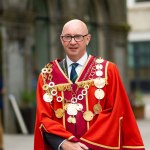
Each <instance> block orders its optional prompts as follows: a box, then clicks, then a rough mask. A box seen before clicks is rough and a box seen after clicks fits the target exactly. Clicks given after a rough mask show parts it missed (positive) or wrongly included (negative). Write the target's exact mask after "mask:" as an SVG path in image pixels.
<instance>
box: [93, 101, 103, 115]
mask: <svg viewBox="0 0 150 150" xmlns="http://www.w3.org/2000/svg"><path fill="white" fill-rule="evenodd" d="M93 110H94V113H95V114H99V113H100V112H101V111H102V106H101V105H100V104H99V103H97V104H95V105H94V107H93Z"/></svg>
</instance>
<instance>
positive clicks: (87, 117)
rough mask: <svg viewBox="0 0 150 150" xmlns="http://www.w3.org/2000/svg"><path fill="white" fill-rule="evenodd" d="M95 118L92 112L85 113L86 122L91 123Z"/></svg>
mask: <svg viewBox="0 0 150 150" xmlns="http://www.w3.org/2000/svg"><path fill="white" fill-rule="evenodd" d="M93 117H94V114H93V113H92V112H91V111H89V110H88V111H85V112H84V113H83V118H84V120H86V121H91V120H92V119H93Z"/></svg>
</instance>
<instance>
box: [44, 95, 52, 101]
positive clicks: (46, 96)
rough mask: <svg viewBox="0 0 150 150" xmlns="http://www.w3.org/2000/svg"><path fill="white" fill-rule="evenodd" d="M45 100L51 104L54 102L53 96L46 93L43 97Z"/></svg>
mask: <svg viewBox="0 0 150 150" xmlns="http://www.w3.org/2000/svg"><path fill="white" fill-rule="evenodd" d="M43 99H44V101H45V102H51V101H52V100H53V96H52V95H50V94H49V93H45V94H44V95H43Z"/></svg>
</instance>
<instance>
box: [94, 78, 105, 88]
mask: <svg viewBox="0 0 150 150" xmlns="http://www.w3.org/2000/svg"><path fill="white" fill-rule="evenodd" d="M94 85H95V86H96V87H97V88H103V87H104V86H105V79H104V78H96V79H94Z"/></svg>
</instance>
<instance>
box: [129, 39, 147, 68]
mask: <svg viewBox="0 0 150 150" xmlns="http://www.w3.org/2000/svg"><path fill="white" fill-rule="evenodd" d="M128 65H129V67H136V68H141V67H150V41H148V42H147V41H145V42H130V43H129V46H128Z"/></svg>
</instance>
